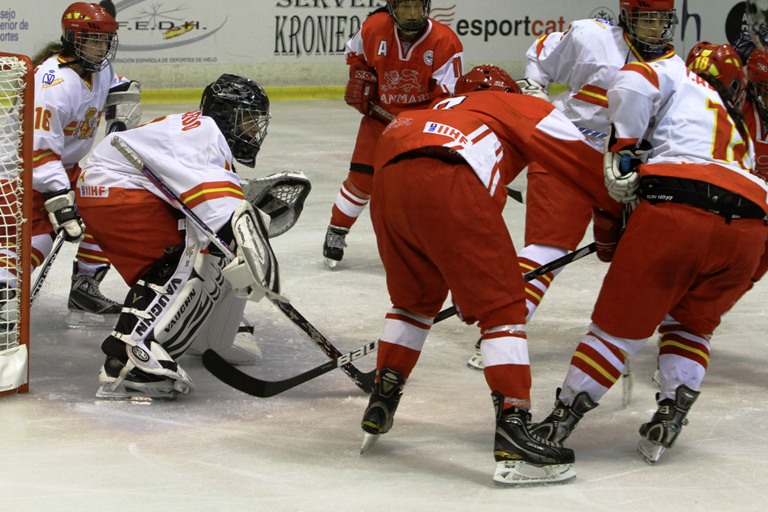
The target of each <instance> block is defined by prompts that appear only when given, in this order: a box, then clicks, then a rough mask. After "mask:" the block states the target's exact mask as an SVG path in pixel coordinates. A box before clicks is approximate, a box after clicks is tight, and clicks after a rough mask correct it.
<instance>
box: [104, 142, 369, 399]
mask: <svg viewBox="0 0 768 512" xmlns="http://www.w3.org/2000/svg"><path fill="white" fill-rule="evenodd" d="M111 143H112V145H113V146H114V147H115V148H116V149H117V150H118V151H119V152H120V153H121V154H122V155H123V156H124V157H125V158H126V160H128V162H130V164H131V165H133V166H134V167H135V168H136V169H137V170H138V171H139V172H141V173H142V174H143V175H144V176H146V177H147V179H149V181H150V182H152V184H153V185H155V186H156V187H157V188H158V190H160V191H161V192H162V193H163V195H165V196H166V197H167V198H168V200H169V201H170V202H171V204H173V205H174V206H176V208H178V209H179V210H180V211H181V212H183V213H184V215H185V216H186V217H187V218H188V219H189V220H190V221H192V223H193V224H194V225H195V227H197V228H198V229H199V230H200V231H201V232H203V233H204V234H205V236H206V237H208V239H209V240H210V241H211V243H213V244H214V245H215V246H216V247H218V248H219V249H220V250H221V252H222V253H224V255H225V256H226V258H227V259H228V260H230V261H231V260H232V259H234V258H235V257H236V255H235V253H234V251H232V249H231V248H230V247H229V245H227V243H226V242H224V240H222V239H221V238H220V237H219V236H218V235H217V234H216V233H215V232H214V231H213V230H212V229H211V228H210V227H208V225H206V224H205V222H203V220H202V219H200V217H198V216H197V215H196V214H195V212H193V211H191V210H190V209H189V208H188V207H187V205H185V204H184V203H183V202H182V201H181V200H180V199H179V198H178V196H177V195H176V194H175V193H174V192H173V191H171V190H170V189H169V188H168V187H166V186H165V184H164V183H163V182H162V180H160V178H159V177H158V176H157V175H156V174H155V173H154V172H153V171H152V169H150V168H149V167H147V166H146V165H145V164H144V162H142V161H141V158H140V157H139V155H138V154H137V153H136V152H135V151H134V150H133V149H132V148H131V147H130V146H129V145H128V144H126V142H125V141H124V140H122V139H121V138H120V137H113V138H112V142H111ZM267 298H268V299H269V300H270V302H272V304H274V305H275V306H277V308H278V309H279V310H280V311H282V312H283V314H285V316H287V317H288V318H289V319H290V320H291V322H293V323H294V324H295V325H296V326H297V327H299V329H301V330H302V331H304V332H305V333H306V334H307V336H309V338H310V339H311V340H312V341H314V342H315V344H316V345H317V346H318V347H320V349H321V350H322V351H323V352H325V354H326V355H327V356H328V357H331V358H338V357H339V356H341V355H342V354H341V352H339V351H338V349H336V347H334V346H333V345H332V344H331V343H330V342H329V341H328V340H327V339H326V338H325V337H324V336H323V335H322V334H320V332H319V331H318V330H317V329H315V327H314V326H313V325H312V324H311V323H309V321H308V320H307V319H306V318H304V317H303V316H302V315H301V313H299V312H298V311H297V310H296V308H294V307H293V306H292V305H291V304H289V303H288V302H287V301H286V300H285V298H283V297H281V296H279V295H277V294H275V293H270V292H269V290H267ZM341 368H342V370H344V373H346V374H347V375H348V376H349V378H350V379H352V381H353V382H354V383H355V384H356V385H357V386H358V387H359V388H360V389H362V390H363V391H365V392H366V393H370V392H371V390H372V389H373V375H371V374H370V373H368V374H366V373H363V372H361V371H360V370H359V369H357V368H356V367H355V366H353V365H351V364H344V365H342V366H341Z"/></svg>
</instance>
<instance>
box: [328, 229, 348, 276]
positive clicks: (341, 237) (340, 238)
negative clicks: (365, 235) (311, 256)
mask: <svg viewBox="0 0 768 512" xmlns="http://www.w3.org/2000/svg"><path fill="white" fill-rule="evenodd" d="M348 233H349V228H340V227H338V226H328V231H326V232H325V242H324V243H323V257H324V258H325V264H326V265H327V266H328V268H331V269H332V268H335V267H336V264H337V263H338V262H340V261H341V259H342V258H343V257H344V248H345V247H346V246H347V242H346V238H347V234H348Z"/></svg>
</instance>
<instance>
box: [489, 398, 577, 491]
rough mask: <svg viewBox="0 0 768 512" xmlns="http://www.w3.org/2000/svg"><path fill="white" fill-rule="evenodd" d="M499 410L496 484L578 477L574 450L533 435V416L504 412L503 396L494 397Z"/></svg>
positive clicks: (496, 438) (510, 411) (566, 479)
mask: <svg viewBox="0 0 768 512" xmlns="http://www.w3.org/2000/svg"><path fill="white" fill-rule="evenodd" d="M491 397H492V398H493V405H494V408H495V409H496V436H495V438H494V443H493V455H494V458H495V459H496V472H495V474H494V475H493V481H494V482H496V483H497V484H501V485H507V486H527V485H542V484H553V483H562V482H567V481H568V480H571V479H573V478H574V477H576V473H575V472H574V471H573V466H572V464H573V461H574V455H573V450H570V449H568V448H564V447H563V445H561V444H559V443H552V442H549V441H546V440H544V439H541V438H539V437H537V436H535V435H533V434H532V433H531V430H530V428H531V414H530V413H529V412H528V411H526V410H524V409H518V408H517V407H511V408H509V409H507V410H502V408H503V405H504V396H503V395H502V394H501V393H499V392H498V391H494V392H493V393H491Z"/></svg>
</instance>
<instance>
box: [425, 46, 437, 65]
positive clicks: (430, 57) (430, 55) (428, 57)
mask: <svg viewBox="0 0 768 512" xmlns="http://www.w3.org/2000/svg"><path fill="white" fill-rule="evenodd" d="M433 62H435V52H433V51H432V50H427V51H426V52H424V64H426V65H427V66H431V65H432V63H433Z"/></svg>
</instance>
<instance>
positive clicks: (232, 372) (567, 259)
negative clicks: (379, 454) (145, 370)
mask: <svg viewBox="0 0 768 512" xmlns="http://www.w3.org/2000/svg"><path fill="white" fill-rule="evenodd" d="M596 249H597V245H596V244H595V243H594V242H592V243H591V244H589V245H585V246H584V247H582V248H580V249H576V250H575V251H573V252H570V253H568V254H566V255H565V256H562V257H561V258H558V259H556V260H553V261H550V262H549V263H547V264H545V265H542V266H540V267H538V268H536V269H534V270H531V271H530V272H527V273H526V274H525V275H524V276H523V277H524V279H525V281H526V282H528V281H532V280H533V279H536V278H537V277H539V276H542V275H544V274H546V273H547V272H551V271H553V270H556V269H558V268H560V267H564V266H565V265H568V264H569V263H572V262H574V261H576V260H579V259H581V258H583V257H585V256H588V255H589V254H592V253H593V252H595V250H596ZM455 314H456V309H455V308H454V307H452V306H451V307H448V308H446V309H444V310H442V311H440V313H438V314H437V316H435V320H434V322H433V323H438V322H442V321H443V320H445V319H446V318H450V317H451V316H453V315H455ZM318 334H319V333H318ZM378 347H379V341H378V340H376V341H372V342H370V343H368V344H366V345H363V346H362V347H360V348H358V349H355V350H353V351H352V352H348V353H346V354H343V355H339V356H337V357H336V359H332V360H330V361H327V362H325V363H323V364H321V365H320V366H316V367H315V368H312V369H310V370H307V371H305V372H303V373H299V374H298V375H294V376H293V377H290V378H288V379H283V380H274V381H269V380H262V379H258V378H256V377H252V376H250V375H248V374H247V373H245V372H242V371H240V370H239V369H238V368H236V367H235V366H233V365H231V364H229V363H228V362H227V361H226V360H225V359H224V358H223V357H221V356H220V355H219V354H218V353H216V352H215V351H214V350H211V349H208V350H206V351H205V352H203V366H205V369H206V370H208V371H209V372H211V373H212V374H213V375H214V376H215V377H216V378H217V379H219V380H220V381H222V382H223V383H225V384H227V385H229V386H231V387H233V388H235V389H237V390H238V391H242V392H243V393H246V394H248V395H252V396H257V397H259V398H268V397H271V396H275V395H277V394H280V393H282V392H284V391H288V390H289V389H291V388H294V387H296V386H298V385H299V384H303V383H305V382H307V381H310V380H312V379H314V378H315V377H319V376H320V375H324V374H326V373H328V372H330V371H332V370H335V369H336V368H338V367H339V366H342V368H343V365H346V364H349V363H351V362H352V361H355V360H357V359H360V358H361V357H363V356H365V355H368V354H370V353H371V352H374V351H376V349H377V348H378ZM375 373H376V370H373V371H371V372H368V373H366V374H363V375H364V377H365V378H366V379H370V386H371V389H373V379H374V376H375Z"/></svg>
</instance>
